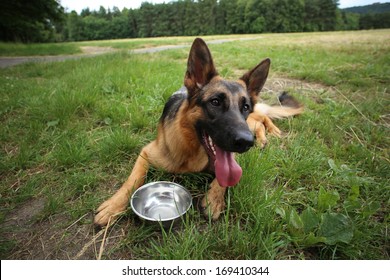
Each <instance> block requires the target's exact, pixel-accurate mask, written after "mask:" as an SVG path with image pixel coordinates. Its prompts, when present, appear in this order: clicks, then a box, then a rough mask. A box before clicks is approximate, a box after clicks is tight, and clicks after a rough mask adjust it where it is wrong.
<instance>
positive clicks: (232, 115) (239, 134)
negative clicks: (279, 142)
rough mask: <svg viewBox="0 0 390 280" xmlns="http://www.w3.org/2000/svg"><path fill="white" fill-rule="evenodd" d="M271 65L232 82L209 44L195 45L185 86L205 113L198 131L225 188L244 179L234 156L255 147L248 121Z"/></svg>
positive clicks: (192, 103)
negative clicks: (220, 68) (221, 72)
mask: <svg viewBox="0 0 390 280" xmlns="http://www.w3.org/2000/svg"><path fill="white" fill-rule="evenodd" d="M269 66H270V61H269V59H266V60H264V61H263V62H261V63H260V64H259V65H258V66H256V67H255V68H254V69H252V70H251V71H249V72H247V73H246V74H245V75H244V76H242V77H241V78H240V79H239V80H237V81H228V80H225V79H223V78H221V77H220V76H219V75H218V73H217V71H216V69H215V66H214V63H213V59H212V57H211V53H210V51H209V49H208V47H207V45H206V44H205V42H204V41H203V40H201V39H196V40H195V41H194V43H193V45H192V48H191V51H190V54H189V58H188V64H187V72H186V75H185V79H184V84H185V86H186V88H187V90H188V98H189V103H190V106H192V107H194V108H196V109H198V110H201V111H202V114H201V115H202V117H201V118H199V119H198V120H197V121H196V123H195V128H196V130H197V133H198V137H199V139H200V142H201V143H202V145H203V146H204V148H205V150H206V151H207V153H208V155H209V158H210V162H213V163H214V167H215V172H216V176H217V179H218V182H219V183H220V185H221V186H233V185H235V184H237V182H238V181H239V179H240V177H241V173H242V170H241V168H240V167H239V165H238V164H237V163H236V162H235V160H234V155H233V153H235V152H237V153H243V152H246V151H248V150H249V148H250V147H252V146H253V144H254V137H253V134H252V132H251V131H250V130H249V127H248V125H247V123H246V119H247V117H248V115H249V114H250V113H251V112H252V111H253V106H254V104H255V103H256V102H257V96H258V93H259V92H260V90H261V88H262V87H263V85H264V83H265V80H266V78H267V75H268V70H269Z"/></svg>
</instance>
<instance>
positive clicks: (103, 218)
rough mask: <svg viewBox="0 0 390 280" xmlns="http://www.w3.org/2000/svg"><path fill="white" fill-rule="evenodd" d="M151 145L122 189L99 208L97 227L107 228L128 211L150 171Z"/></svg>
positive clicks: (139, 158) (136, 163) (146, 148)
mask: <svg viewBox="0 0 390 280" xmlns="http://www.w3.org/2000/svg"><path fill="white" fill-rule="evenodd" d="M151 145H152V144H149V145H148V146H146V147H144V148H143V149H142V151H141V153H140V155H139V156H138V158H137V161H136V162H135V165H134V168H133V170H132V171H131V174H130V176H129V178H128V179H127V181H126V182H125V183H124V184H123V185H122V187H121V188H120V189H119V190H118V191H117V192H116V193H115V194H114V195H113V196H112V197H111V198H110V199H108V200H106V201H105V202H103V203H102V204H101V205H100V206H99V208H98V209H97V214H96V216H95V220H94V223H95V224H96V225H98V226H105V225H107V223H108V222H109V221H110V219H111V220H115V218H116V217H117V216H118V215H119V214H120V213H122V212H123V211H125V210H126V208H127V206H128V204H129V198H130V196H131V194H132V193H133V191H135V190H136V189H137V188H138V187H139V186H141V185H142V184H143V183H144V180H145V176H146V173H147V172H148V169H149V161H148V151H149V150H150V147H151Z"/></svg>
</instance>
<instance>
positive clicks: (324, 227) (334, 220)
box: [318, 213, 353, 245]
mask: <svg viewBox="0 0 390 280" xmlns="http://www.w3.org/2000/svg"><path fill="white" fill-rule="evenodd" d="M318 236H320V237H324V238H325V243H326V244H329V245H334V244H336V243H338V242H343V243H347V244H348V243H349V242H350V241H351V240H352V237H353V226H352V223H351V220H350V219H349V218H348V217H347V216H345V215H343V214H339V213H325V214H323V215H322V223H321V225H320V228H319V230H318Z"/></svg>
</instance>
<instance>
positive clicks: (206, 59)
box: [184, 38, 218, 93]
mask: <svg viewBox="0 0 390 280" xmlns="http://www.w3.org/2000/svg"><path fill="white" fill-rule="evenodd" d="M216 75H218V73H217V71H216V70H215V67H214V63H213V58H212V57H211V53H210V50H209V48H208V47H207V45H206V43H205V42H204V41H203V40H202V39H200V38H196V39H195V41H194V42H193V43H192V47H191V50H190V54H189V56H188V62H187V72H186V75H185V78H184V85H185V86H186V87H187V89H188V92H189V93H191V92H192V91H194V90H195V89H196V88H202V87H203V86H205V85H206V84H207V83H208V82H210V80H211V79H212V78H213V77H214V76H216Z"/></svg>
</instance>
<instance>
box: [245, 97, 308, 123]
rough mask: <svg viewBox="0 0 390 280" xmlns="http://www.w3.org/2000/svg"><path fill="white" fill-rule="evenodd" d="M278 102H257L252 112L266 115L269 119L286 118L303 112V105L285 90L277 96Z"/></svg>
mask: <svg viewBox="0 0 390 280" xmlns="http://www.w3.org/2000/svg"><path fill="white" fill-rule="evenodd" d="M279 103H280V104H276V105H272V106H271V105H267V104H265V103H257V104H256V105H255V107H254V110H253V112H254V113H258V114H262V115H266V116H267V117H269V118H270V119H282V118H287V117H291V116H295V115H299V114H301V113H302V112H303V105H302V104H300V103H299V102H298V101H297V100H296V99H295V98H294V97H293V96H291V95H289V94H288V93H287V92H283V93H282V94H281V95H280V96H279Z"/></svg>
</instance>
